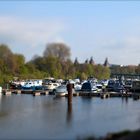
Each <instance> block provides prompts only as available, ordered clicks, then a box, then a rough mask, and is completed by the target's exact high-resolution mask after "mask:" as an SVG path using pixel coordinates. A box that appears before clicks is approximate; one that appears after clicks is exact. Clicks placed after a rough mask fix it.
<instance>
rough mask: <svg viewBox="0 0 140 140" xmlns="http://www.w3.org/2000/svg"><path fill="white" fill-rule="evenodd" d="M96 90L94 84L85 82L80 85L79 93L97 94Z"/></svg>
mask: <svg viewBox="0 0 140 140" xmlns="http://www.w3.org/2000/svg"><path fill="white" fill-rule="evenodd" d="M97 90H98V88H97V87H96V83H93V82H89V81H88V82H85V83H83V85H82V88H81V91H90V92H97Z"/></svg>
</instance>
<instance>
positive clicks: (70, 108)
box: [67, 103, 73, 125]
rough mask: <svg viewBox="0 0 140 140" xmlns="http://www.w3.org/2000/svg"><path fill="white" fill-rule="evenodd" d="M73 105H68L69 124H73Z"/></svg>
mask: <svg viewBox="0 0 140 140" xmlns="http://www.w3.org/2000/svg"><path fill="white" fill-rule="evenodd" d="M72 115H73V114H72V103H67V124H69V125H70V124H71V122H72Z"/></svg>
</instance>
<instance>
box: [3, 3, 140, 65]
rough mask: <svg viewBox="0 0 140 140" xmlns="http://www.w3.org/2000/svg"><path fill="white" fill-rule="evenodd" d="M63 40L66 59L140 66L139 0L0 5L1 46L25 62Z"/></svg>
mask: <svg viewBox="0 0 140 140" xmlns="http://www.w3.org/2000/svg"><path fill="white" fill-rule="evenodd" d="M51 42H62V43H65V44H66V45H67V46H69V47H70V50H71V59H72V60H73V61H74V60H75V58H76V57H77V58H78V61H79V62H81V63H82V62H84V61H85V60H86V59H90V58H91V57H93V59H94V61H95V63H96V64H103V63H104V61H105V58H106V57H107V58H108V60H109V63H110V64H120V65H138V64H139V63H140V2H139V1H125V0H124V1H117V0H116V1H86V0H85V1H78V0H77V1H70V0H69V1H68V0H67V1H65V0H61V1H55V0H54V1H49V0H48V1H37V0H35V1H34V0H31V1H26V0H25V1H24V0H23V1H14V0H12V1H10V0H9V1H0V44H7V45H8V46H9V48H10V49H11V50H12V52H13V53H20V54H23V55H24V56H25V58H26V61H29V60H31V59H32V58H33V57H34V56H35V55H39V56H42V55H43V52H44V50H45V48H46V45H47V44H48V43H51Z"/></svg>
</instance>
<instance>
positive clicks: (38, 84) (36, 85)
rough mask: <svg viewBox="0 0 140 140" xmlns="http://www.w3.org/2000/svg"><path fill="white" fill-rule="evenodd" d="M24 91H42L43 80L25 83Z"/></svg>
mask: <svg viewBox="0 0 140 140" xmlns="http://www.w3.org/2000/svg"><path fill="white" fill-rule="evenodd" d="M22 89H32V90H38V89H42V80H29V81H27V82H25V84H24V85H23V86H22Z"/></svg>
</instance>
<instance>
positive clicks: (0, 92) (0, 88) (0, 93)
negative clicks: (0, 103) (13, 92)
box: [0, 86, 2, 95]
mask: <svg viewBox="0 0 140 140" xmlns="http://www.w3.org/2000/svg"><path fill="white" fill-rule="evenodd" d="M0 95H2V87H1V86H0Z"/></svg>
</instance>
